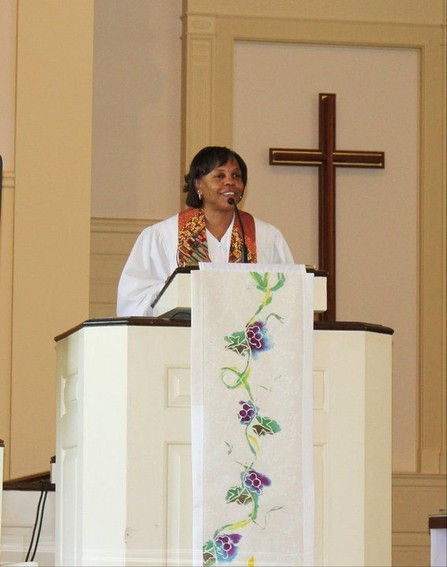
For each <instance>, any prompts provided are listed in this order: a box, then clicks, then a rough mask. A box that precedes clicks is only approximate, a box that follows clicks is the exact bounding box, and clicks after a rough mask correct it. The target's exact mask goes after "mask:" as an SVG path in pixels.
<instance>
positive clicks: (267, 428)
mask: <svg viewBox="0 0 447 567" xmlns="http://www.w3.org/2000/svg"><path fill="white" fill-rule="evenodd" d="M256 421H257V423H255V424H254V425H253V426H252V427H253V429H254V431H255V433H256V434H257V435H258V436H259V437H262V436H263V435H274V434H275V433H278V431H281V427H280V425H279V423H278V422H277V421H275V420H273V419H270V418H269V417H261V416H259V415H257V416H256Z"/></svg>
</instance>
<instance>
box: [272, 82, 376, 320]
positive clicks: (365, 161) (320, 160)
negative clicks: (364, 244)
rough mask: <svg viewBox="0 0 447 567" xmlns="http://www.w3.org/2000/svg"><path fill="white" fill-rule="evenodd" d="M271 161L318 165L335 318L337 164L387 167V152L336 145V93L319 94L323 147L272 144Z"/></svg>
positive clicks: (330, 316) (323, 252)
mask: <svg viewBox="0 0 447 567" xmlns="http://www.w3.org/2000/svg"><path fill="white" fill-rule="evenodd" d="M270 165H302V166H317V167H318V173H319V175H318V184H319V193H318V235H319V237H318V262H319V269H320V270H324V271H327V273H328V278H327V311H326V312H325V313H324V315H323V316H322V319H323V320H326V321H335V320H336V312H335V281H336V280H335V168H337V167H368V168H375V169H383V168H384V167H385V154H384V153H383V152H360V151H350V150H344V151H342V150H336V149H335V94H325V93H320V94H319V147H318V149H317V150H296V149H292V148H270Z"/></svg>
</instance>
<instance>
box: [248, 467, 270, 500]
mask: <svg viewBox="0 0 447 567" xmlns="http://www.w3.org/2000/svg"><path fill="white" fill-rule="evenodd" d="M244 484H245V486H246V487H247V488H248V490H250V492H256V494H262V491H263V490H264V487H265V486H270V485H271V484H272V481H271V480H270V479H269V478H267V477H266V476H265V475H263V474H261V473H259V472H256V471H255V470H253V469H249V470H248V471H247V472H246V473H245V477H244Z"/></svg>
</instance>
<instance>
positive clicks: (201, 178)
mask: <svg viewBox="0 0 447 567" xmlns="http://www.w3.org/2000/svg"><path fill="white" fill-rule="evenodd" d="M185 181H186V184H185V186H184V191H185V192H186V193H187V197H186V204H187V205H188V207H189V208H187V209H185V210H184V211H181V212H180V213H178V214H177V215H174V216H173V217H170V218H168V219H166V220H164V221H161V222H159V223H156V224H154V225H152V226H150V227H148V228H146V229H145V230H143V232H142V233H141V234H140V236H139V237H138V239H137V241H136V243H135V245H134V247H133V249H132V252H131V254H130V256H129V258H128V260H127V263H126V265H125V266H124V269H123V273H122V274H121V279H120V282H119V285H118V301H117V314H118V316H120V317H128V316H132V315H141V316H146V317H150V316H151V315H152V308H151V303H152V302H153V301H154V299H155V298H156V297H157V295H158V293H159V292H160V291H161V289H162V287H163V285H164V283H165V281H166V279H167V278H168V277H169V276H170V275H171V274H172V272H173V271H174V270H175V269H176V268H177V267H179V266H193V265H197V264H198V263H199V262H241V261H243V260H244V257H243V241H244V239H245V244H246V256H247V261H248V262H258V263H261V264H293V257H292V254H291V252H290V250H289V247H288V246H287V243H286V241H285V240H284V238H283V236H282V234H281V233H280V232H279V230H278V229H276V228H275V227H274V226H272V225H271V224H268V223H265V222H263V221H260V220H258V219H255V218H253V217H252V216H251V215H250V214H249V213H245V212H243V211H240V217H241V221H242V225H243V227H242V228H241V226H240V222H239V219H238V217H237V215H235V204H238V203H239V202H240V201H241V199H242V197H243V194H244V189H245V186H246V184H247V166H246V165H245V162H244V160H243V159H242V158H241V157H240V156H239V155H238V154H237V153H236V152H234V151H232V150H230V149H228V148H225V147H220V146H209V147H206V148H203V149H202V150H200V152H199V153H198V154H197V155H196V156H195V157H194V159H193V160H192V162H191V166H190V169H189V173H188V174H187V175H186V176H185ZM244 237H245V238H244Z"/></svg>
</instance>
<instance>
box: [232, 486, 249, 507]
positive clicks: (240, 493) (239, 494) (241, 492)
mask: <svg viewBox="0 0 447 567" xmlns="http://www.w3.org/2000/svg"><path fill="white" fill-rule="evenodd" d="M226 500H227V503H228V504H230V503H231V502H236V503H237V504H241V505H244V504H247V502H250V500H252V497H251V495H250V493H249V492H248V490H247V489H246V488H241V487H240V486H233V487H232V488H230V489H229V490H228V492H227V495H226Z"/></svg>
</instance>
